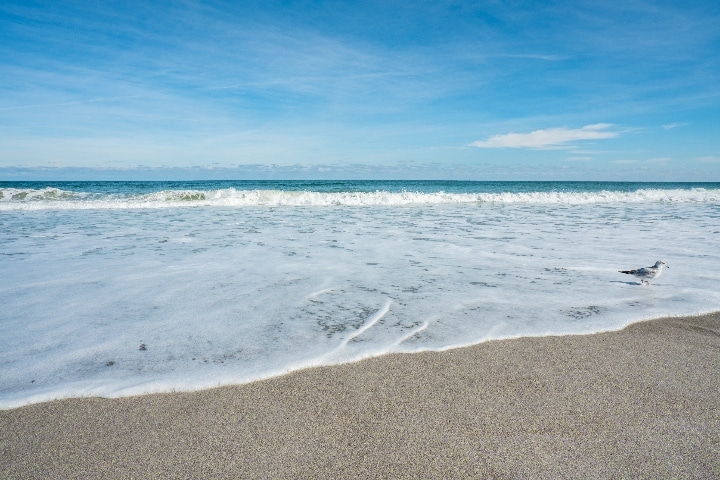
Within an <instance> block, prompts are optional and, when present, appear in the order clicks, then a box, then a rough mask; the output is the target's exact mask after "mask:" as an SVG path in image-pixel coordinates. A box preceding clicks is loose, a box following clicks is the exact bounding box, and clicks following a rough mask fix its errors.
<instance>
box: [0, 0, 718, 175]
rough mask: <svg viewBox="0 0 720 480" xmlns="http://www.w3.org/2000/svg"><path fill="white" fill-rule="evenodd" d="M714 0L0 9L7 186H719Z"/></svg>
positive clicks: (0, 5)
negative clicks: (224, 182) (257, 182)
mask: <svg viewBox="0 0 720 480" xmlns="http://www.w3.org/2000/svg"><path fill="white" fill-rule="evenodd" d="M719 127H720V2H717V0H697V1H691V2H687V1H645V0H633V1H631V2H629V1H627V0H623V1H616V0H607V1H602V2H598V1H596V0H591V1H590V0H567V1H564V0H558V1H547V2H533V1H521V0H517V1H513V0H510V1H491V0H487V1H482V0H481V1H474V2H469V1H468V2H466V1H452V0H449V1H442V0H435V1H422V0H419V1H413V2H407V1H398V2H395V1H393V0H383V1H363V0H358V1H274V0H265V1H257V2H256V1H252V0H245V1H242V2H239V1H220V0H218V1H216V0H205V1H194V0H176V1H167V2H166V1H162V0H158V1H152V2H148V1H138V2H134V1H132V0H128V1H123V2H88V1H66V0H37V1H33V0H22V1H15V0H0V181H2V180H33V179H48V178H52V179H57V180H65V179H66V180H77V179H117V180H125V179H148V180H150V179H233V178H236V179H244V178H248V179H253V178H258V179H259V178H283V179H292V178H317V179H322V178H328V179H338V178H342V179H355V178H388V179H405V178H407V179H451V180H621V181H622V180H627V181H642V180H647V181H720V135H719V134H718V130H720V128H719Z"/></svg>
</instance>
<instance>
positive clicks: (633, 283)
mask: <svg viewBox="0 0 720 480" xmlns="http://www.w3.org/2000/svg"><path fill="white" fill-rule="evenodd" d="M610 283H622V284H623V285H642V282H622V281H620V280H612V281H610Z"/></svg>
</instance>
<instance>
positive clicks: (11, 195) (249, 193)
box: [0, 187, 720, 211]
mask: <svg viewBox="0 0 720 480" xmlns="http://www.w3.org/2000/svg"><path fill="white" fill-rule="evenodd" d="M657 202H672V203H718V202H720V190H715V189H704V188H692V189H668V190H663V189H640V190H636V191H631V192H627V191H600V192H582V191H579V192H554V191H549V192H548V191H545V192H540V191H537V192H502V193H447V192H430V193H427V192H411V191H401V192H390V191H382V190H378V191H374V192H317V191H293V190H237V189H235V188H223V189H217V190H162V191H158V192H153V193H145V194H118V193H113V194H108V193H90V192H73V191H67V190H62V189H58V188H50V187H48V188H44V189H22V188H3V189H0V211H3V210H5V211H8V210H44V209H51V210H58V209H59V210H75V209H132V208H170V207H182V206H211V207H212V206H216V207H254V206H270V207H282V206H318V207H324V206H403V205H442V204H528V205H532V204H548V205H586V204H612V203H657Z"/></svg>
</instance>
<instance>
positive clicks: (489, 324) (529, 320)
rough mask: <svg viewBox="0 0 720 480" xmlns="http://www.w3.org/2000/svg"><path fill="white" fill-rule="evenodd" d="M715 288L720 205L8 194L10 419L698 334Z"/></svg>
mask: <svg viewBox="0 0 720 480" xmlns="http://www.w3.org/2000/svg"><path fill="white" fill-rule="evenodd" d="M656 260H664V261H665V262H666V263H667V264H668V265H669V266H670V269H669V270H666V271H665V272H664V273H663V275H662V276H661V277H659V278H657V279H655V280H653V281H651V285H649V286H647V285H641V284H640V282H639V281H638V280H637V279H635V278H634V277H631V276H629V275H623V274H621V273H619V272H618V270H626V269H630V268H637V267H643V266H649V265H652V264H654V263H655V261H656ZM719 267H720V184H718V183H708V184H695V183H694V184H683V183H678V184H667V183H661V184H647V183H642V184H632V183H572V182H329V181H328V182H270V181H268V182H242V181H236V182H147V183H144V182H37V183H35V182H0V274H1V275H2V283H1V284H0V408H11V407H15V406H20V405H24V404H28V403H32V402H38V401H44V400H50V399H55V398H66V397H78V396H96V395H99V396H108V397H114V396H124V395H135V394H142V393H150V392H164V391H173V390H193V389H199V388H206V387H212V386H218V385H224V384H231V383H242V382H249V381H253V380H257V379H262V378H267V377H270V376H274V375H279V374H283V373H285V372H290V371H293V370H296V369H300V368H306V367H310V366H317V365H326V364H335V363H341V362H351V361H356V360H359V359H362V358H367V357H371V356H377V355H382V354H386V353H390V352H417V351H423V350H444V349H449V348H454V347H458V346H464V345H470V344H475V343H478V342H482V341H485V340H488V339H501V338H511V337H519V336H537V335H564V334H583V333H592V332H599V331H605V330H612V329H619V328H622V327H623V326H625V325H627V324H628V323H631V322H635V321H640V320H645V319H650V318H656V317H663V316H675V315H692V314H701V313H706V312H710V311H716V310H720V268H719Z"/></svg>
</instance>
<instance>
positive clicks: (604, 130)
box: [470, 123, 619, 149]
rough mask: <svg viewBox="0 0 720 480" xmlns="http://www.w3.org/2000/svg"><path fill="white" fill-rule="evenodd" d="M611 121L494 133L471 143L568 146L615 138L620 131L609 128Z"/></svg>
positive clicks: (544, 146)
mask: <svg viewBox="0 0 720 480" xmlns="http://www.w3.org/2000/svg"><path fill="white" fill-rule="evenodd" d="M611 127H612V125H611V124H609V123H596V124H593V125H585V126H584V127H582V128H564V127H560V128H548V129H544V130H535V131H532V132H529V133H515V132H510V133H505V134H502V135H493V136H492V137H490V138H488V139H487V140H478V141H477V142H473V143H471V144H470V145H471V146H473V147H477V148H532V149H544V148H566V147H568V146H569V145H570V144H572V143H574V142H579V141H583V140H603V139H608V138H614V137H617V136H618V135H619V132H616V131H612V130H609V129H610V128H611Z"/></svg>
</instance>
